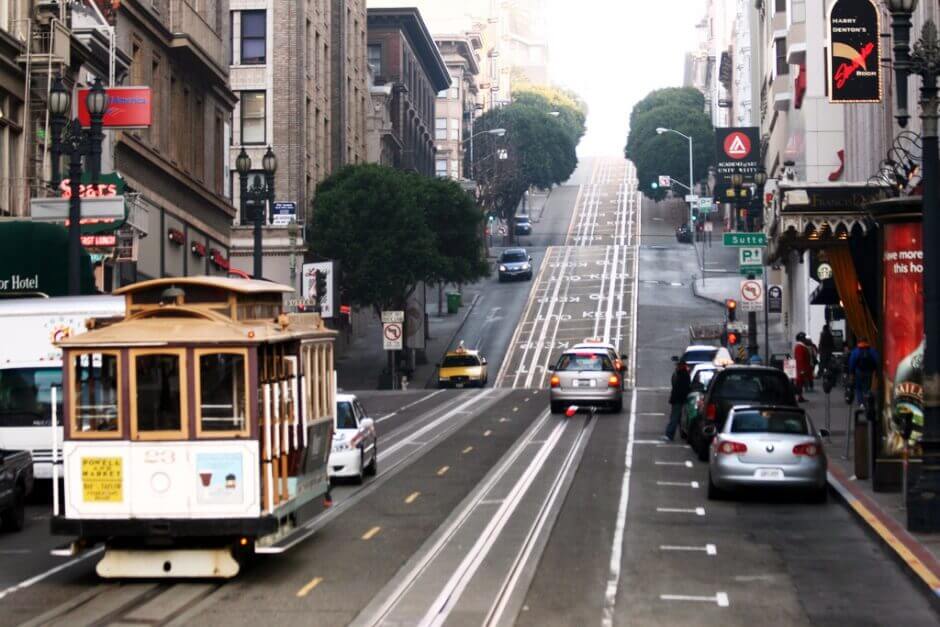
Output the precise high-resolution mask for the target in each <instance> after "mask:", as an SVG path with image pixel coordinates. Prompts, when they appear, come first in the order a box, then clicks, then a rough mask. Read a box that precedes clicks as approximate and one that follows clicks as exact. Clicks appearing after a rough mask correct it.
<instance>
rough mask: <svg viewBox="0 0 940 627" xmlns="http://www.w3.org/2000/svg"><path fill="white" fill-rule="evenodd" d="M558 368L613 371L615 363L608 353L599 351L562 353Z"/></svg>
mask: <svg viewBox="0 0 940 627" xmlns="http://www.w3.org/2000/svg"><path fill="white" fill-rule="evenodd" d="M555 369H556V370H577V371H586V370H590V371H595V372H612V371H613V369H614V366H613V364H611V363H610V359H609V358H608V357H607V356H606V355H602V354H599V353H574V354H568V355H562V356H561V359H559V360H558V366H557V367H556V368H555Z"/></svg>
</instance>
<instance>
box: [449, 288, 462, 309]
mask: <svg viewBox="0 0 940 627" xmlns="http://www.w3.org/2000/svg"><path fill="white" fill-rule="evenodd" d="M458 311H460V292H447V313H449V314H455V313H457V312H458Z"/></svg>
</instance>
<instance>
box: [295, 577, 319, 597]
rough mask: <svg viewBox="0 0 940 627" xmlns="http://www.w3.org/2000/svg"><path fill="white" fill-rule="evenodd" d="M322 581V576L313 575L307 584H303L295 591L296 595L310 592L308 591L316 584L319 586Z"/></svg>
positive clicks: (300, 595)
mask: <svg viewBox="0 0 940 627" xmlns="http://www.w3.org/2000/svg"><path fill="white" fill-rule="evenodd" d="M322 581H323V577H314V578H313V579H311V580H310V581H309V582H307V585H305V586H304V587H303V588H301V589H300V590H298V591H297V596H298V597H305V596H307V595H308V594H310V591H311V590H313V589H314V588H316V587H317V586H319V585H320V583H321V582H322Z"/></svg>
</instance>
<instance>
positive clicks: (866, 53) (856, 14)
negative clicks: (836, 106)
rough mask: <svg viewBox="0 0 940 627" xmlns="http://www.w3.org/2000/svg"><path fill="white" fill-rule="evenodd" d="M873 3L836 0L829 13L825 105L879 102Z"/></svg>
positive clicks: (878, 56)
mask: <svg viewBox="0 0 940 627" xmlns="http://www.w3.org/2000/svg"><path fill="white" fill-rule="evenodd" d="M879 22H880V20H879V15H878V7H877V6H876V5H875V2H874V1H873V0H836V2H835V3H834V4H833V5H832V10H831V11H830V12H829V101H830V102H881V41H880V38H879V33H880V28H879V27H880V23H879Z"/></svg>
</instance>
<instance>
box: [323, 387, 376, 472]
mask: <svg viewBox="0 0 940 627" xmlns="http://www.w3.org/2000/svg"><path fill="white" fill-rule="evenodd" d="M378 464H379V448H378V436H377V435H376V433H375V422H374V421H373V420H372V419H371V418H369V417H368V416H366V412H365V410H364V409H363V408H362V404H361V403H360V402H359V399H358V398H356V396H355V395H354V394H337V395H336V417H335V418H334V419H333V448H332V449H331V451H330V462H329V466H328V471H327V473H328V475H329V477H330V479H341V478H344V479H345V478H351V479H354V480H355V481H356V482H357V483H362V479H363V477H365V476H366V475H370V476H374V475H375V474H376V472H377V471H378Z"/></svg>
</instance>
